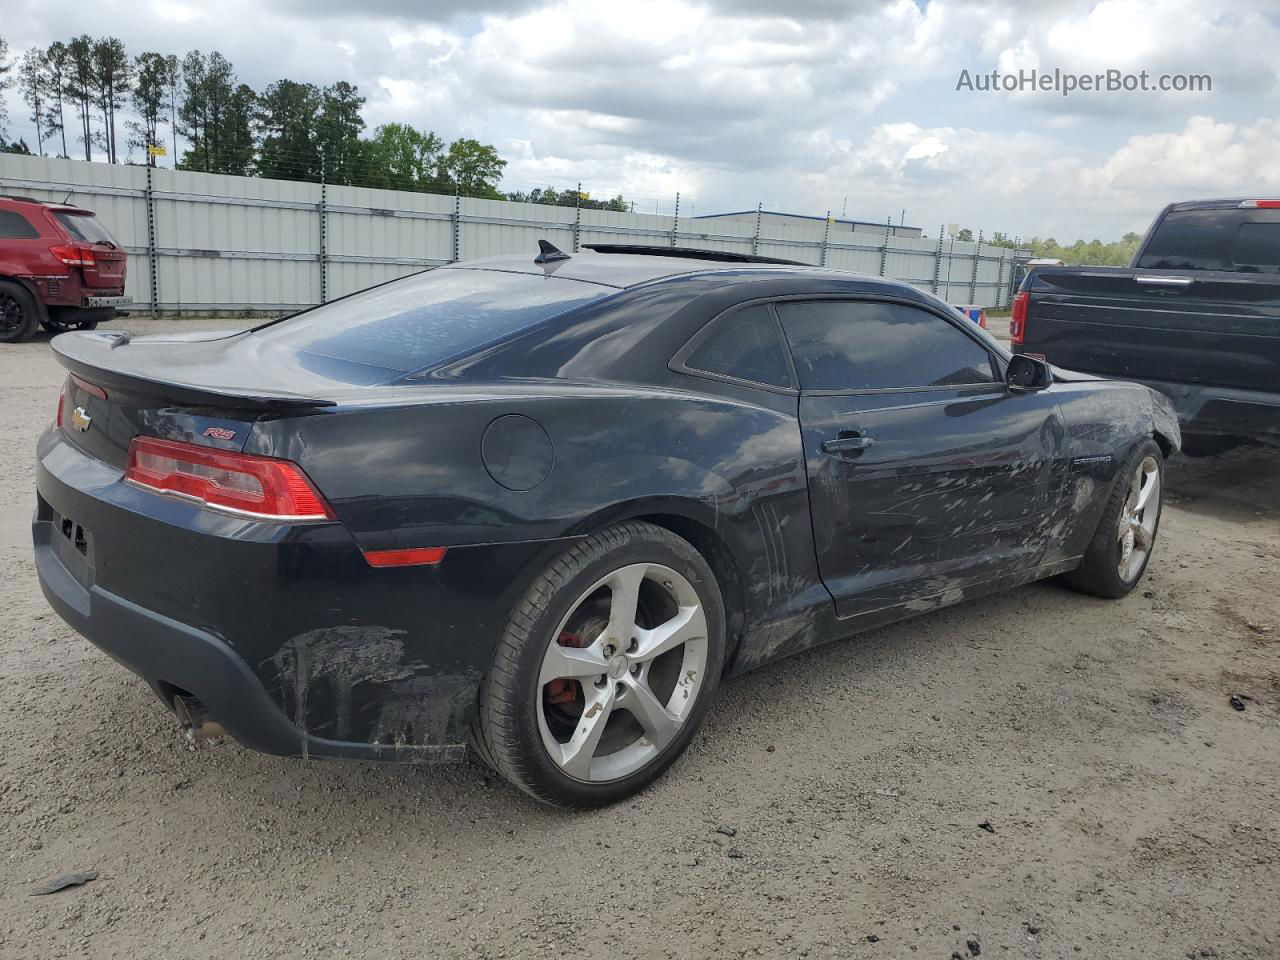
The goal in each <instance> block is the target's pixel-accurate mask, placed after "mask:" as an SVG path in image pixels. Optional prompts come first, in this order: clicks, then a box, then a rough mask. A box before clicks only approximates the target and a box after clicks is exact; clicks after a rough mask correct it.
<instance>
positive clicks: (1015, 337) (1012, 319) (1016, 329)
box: [1009, 290, 1031, 346]
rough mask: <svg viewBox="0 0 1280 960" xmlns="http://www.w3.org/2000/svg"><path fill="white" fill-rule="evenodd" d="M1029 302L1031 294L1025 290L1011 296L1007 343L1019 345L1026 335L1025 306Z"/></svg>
mask: <svg viewBox="0 0 1280 960" xmlns="http://www.w3.org/2000/svg"><path fill="white" fill-rule="evenodd" d="M1030 301H1031V294H1029V293H1027V291H1025V290H1019V291H1018V292H1017V293H1016V294H1014V296H1013V309H1012V310H1010V311H1009V342H1010V343H1013V344H1016V345H1019V346H1020V345H1021V344H1022V341H1023V338H1024V337H1026V335H1027V306H1028V304H1029V303H1030Z"/></svg>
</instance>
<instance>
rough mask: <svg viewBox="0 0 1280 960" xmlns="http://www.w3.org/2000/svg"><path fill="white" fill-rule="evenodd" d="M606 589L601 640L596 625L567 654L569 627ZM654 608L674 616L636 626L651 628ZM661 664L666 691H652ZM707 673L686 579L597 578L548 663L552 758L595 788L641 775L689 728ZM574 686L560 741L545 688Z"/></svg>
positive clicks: (699, 615)
mask: <svg viewBox="0 0 1280 960" xmlns="http://www.w3.org/2000/svg"><path fill="white" fill-rule="evenodd" d="M602 588H607V590H608V593H609V600H608V618H607V622H605V621H604V619H603V618H601V619H600V620H599V621H597V622H596V623H595V625H596V626H598V627H599V629H598V631H596V630H595V629H594V626H593V629H592V632H593V633H595V635H594V636H582V637H581V638H580V642H581V643H582V645H581V646H567V645H564V644H563V643H562V638H563V637H565V636H566V627H568V626H569V625H570V624H571V623H573V622H574V621H575V618H580V617H581V614H580V611H582V610H583V608H584V607H585V606H587V605H588V604H589V603H591V602H592V600H593V597H596V596H597V595H599V594H600V592H601V590H602ZM642 593H643V594H646V597H642ZM655 599H656V600H657V601H658V602H657V603H654V602H652V601H653V600H655ZM646 601H649V602H646ZM654 608H656V609H659V610H661V611H662V612H663V613H664V614H668V615H667V616H665V618H664V619H663V620H662V622H659V623H652V624H651V625H649V626H647V627H646V626H645V625H643V624H642V623H640V622H638V621H639V620H641V619H652V618H653V615H652V614H651V613H647V611H649V610H651V609H654ZM588 622H589V623H590V622H591V621H588ZM673 652H674V655H672V656H669V657H668V656H667V655H668V654H673ZM681 653H682V657H681V656H680V655H681ZM677 657H680V662H679V664H678V669H673V665H674V663H675V661H676V659H677ZM660 658H661V659H662V660H663V663H664V669H663V670H662V671H661V672H662V673H663V674H664V676H665V680H666V682H664V683H662V684H660V686H659V689H658V690H655V689H654V688H653V687H652V686H651V685H650V679H651V678H650V671H651V668H652V667H653V666H654V663H655V661H658V660H659V659H660ZM706 666H707V617H706V613H705V611H704V610H703V608H702V601H701V600H700V599H699V597H698V592H697V591H696V590H695V589H694V588H693V584H691V583H690V582H689V581H688V579H686V578H685V577H684V576H682V575H681V574H679V573H677V572H676V571H675V570H672V569H671V568H670V567H666V566H663V565H661V564H657V563H636V564H631V565H629V566H625V567H621V568H619V569H617V570H615V571H613V572H612V573H610V574H608V575H607V576H605V577H602V578H600V580H598V581H597V582H596V583H595V584H593V585H592V586H591V587H590V588H589V589H588V590H586V591H585V592H584V593H583V594H582V596H580V597H579V598H578V599H577V601H575V602H574V604H573V606H572V607H571V608H570V610H569V613H568V614H567V615H566V616H565V618H564V619H563V620H562V621H561V622H560V626H559V627H558V628H557V629H556V631H555V633H553V634H552V636H551V638H550V641H549V643H548V645H547V652H546V654H545V655H544V656H543V658H542V669H541V671H540V673H539V676H538V728H539V730H540V731H541V733H542V744H543V746H544V747H545V748H546V751H547V754H548V756H550V757H551V759H552V760H553V761H554V762H555V764H556V766H558V767H559V768H560V769H561V770H562V771H563V772H564V773H566V774H568V775H569V776H570V777H573V778H574V779H576V780H584V781H590V782H597V783H598V782H602V781H608V780H616V779H618V778H620V777H625V776H627V775H628V774H631V773H634V772H636V771H637V770H639V769H641V768H642V767H644V766H645V765H646V764H647V763H649V762H650V761H652V760H653V759H655V758H656V757H657V756H658V754H659V753H661V752H662V749H663V748H664V747H665V746H666V745H667V744H668V743H670V742H671V740H672V738H674V737H675V735H676V734H677V733H678V732H679V730H680V728H681V727H682V726H683V725H684V722H685V720H686V719H687V718H688V716H689V713H690V711H692V709H693V706H694V704H695V703H696V702H697V699H698V694H699V692H700V691H701V689H702V685H703V681H704V674H705V672H706ZM574 683H576V688H574V689H575V695H574V699H573V701H572V706H573V709H574V712H575V713H576V715H575V716H572V717H571V718H569V719H571V720H572V722H573V726H572V731H571V732H567V733H563V734H562V735H561V736H557V735H556V734H555V733H554V732H553V731H552V725H551V723H549V721H548V716H547V710H548V702H547V701H548V696H547V691H548V685H554V686H555V687H556V689H558V690H560V691H564V690H566V689H568V688H569V687H570V686H571V685H572V684H574ZM579 703H580V706H581V711H580V712H577V707H578V705H579ZM624 714H629V715H630V717H631V720H632V721H633V722H631V723H628V722H627V718H626V717H625V716H624ZM557 726H560V727H561V728H563V727H564V723H563V721H562V722H560V723H558V724H557Z"/></svg>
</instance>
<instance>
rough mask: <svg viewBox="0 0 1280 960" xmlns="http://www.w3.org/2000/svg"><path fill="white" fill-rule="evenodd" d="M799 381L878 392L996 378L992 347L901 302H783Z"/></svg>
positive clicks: (812, 385)
mask: <svg viewBox="0 0 1280 960" xmlns="http://www.w3.org/2000/svg"><path fill="white" fill-rule="evenodd" d="M778 315H779V316H780V317H781V318H782V326H783V329H785V330H786V332H787V340H788V341H790V343H791V355H792V358H793V359H794V360H795V364H796V372H797V373H798V374H799V375H800V386H801V387H802V388H804V389H806V390H879V389H884V388H888V387H932V386H951V385H960V384H970V383H991V382H992V381H993V380H994V379H995V378H994V377H993V375H992V371H991V357H990V355H989V354H988V353H987V350H986V348H985V347H983V346H982V345H981V344H979V343H977V342H975V341H974V340H972V339H971V338H970V337H968V336H966V335H965V334H963V333H961V332H960V331H959V330H958V329H956V328H955V327H953V326H952V325H951V324H949V323H947V322H946V321H945V320H943V319H942V318H941V317H938V316H935V315H934V314H932V313H928V312H926V311H924V310H917V309H916V308H915V307H908V306H903V305H901V304H896V303H850V302H840V301H834V300H828V301H822V302H815V303H780V304H778Z"/></svg>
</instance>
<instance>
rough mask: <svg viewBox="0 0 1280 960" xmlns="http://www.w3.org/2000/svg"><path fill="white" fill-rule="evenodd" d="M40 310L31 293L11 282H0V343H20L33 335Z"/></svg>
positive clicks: (20, 285)
mask: <svg viewBox="0 0 1280 960" xmlns="http://www.w3.org/2000/svg"><path fill="white" fill-rule="evenodd" d="M39 321H40V308H39V307H38V306H37V305H36V301H35V297H33V296H31V291H29V290H28V289H27V288H26V287H24V286H23V285H22V284H20V283H14V282H13V281H12V280H0V343H20V342H21V341H23V340H28V339H30V337H31V334H33V333H35V330H36V325H37V324H38V323H39Z"/></svg>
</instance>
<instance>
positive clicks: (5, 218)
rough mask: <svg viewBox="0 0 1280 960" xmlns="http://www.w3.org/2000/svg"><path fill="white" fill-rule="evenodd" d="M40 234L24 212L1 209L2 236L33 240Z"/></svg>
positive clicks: (0, 224)
mask: <svg viewBox="0 0 1280 960" xmlns="http://www.w3.org/2000/svg"><path fill="white" fill-rule="evenodd" d="M38 236H40V234H39V232H37V230H36V228H35V227H33V226H32V225H31V222H30V221H29V220H27V218H26V217H24V216H23V215H22V214H20V213H18V212H16V211H14V210H0V237H5V238H7V239H10V240H33V239H35V238H36V237H38Z"/></svg>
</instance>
